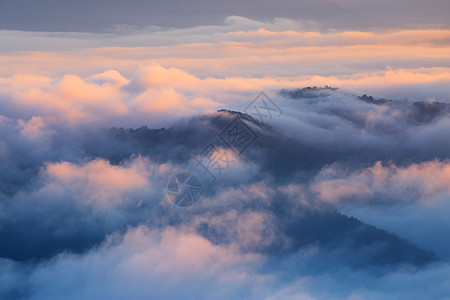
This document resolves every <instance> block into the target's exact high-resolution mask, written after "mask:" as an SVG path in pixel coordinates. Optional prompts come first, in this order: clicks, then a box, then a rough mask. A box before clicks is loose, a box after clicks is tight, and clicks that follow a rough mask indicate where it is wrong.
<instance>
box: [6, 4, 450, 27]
mask: <svg viewBox="0 0 450 300" xmlns="http://www.w3.org/2000/svg"><path fill="white" fill-rule="evenodd" d="M449 11H450V2H449V1H447V0H428V1H424V0H398V1H389V0H297V1H295V0H279V1H269V0H251V1H236V0H232V1H220V0H211V1H201V0H191V1H182V0H167V1H154V0H152V1H144V0H131V1H120V0H99V1H90V0H79V1H67V0H64V1H61V0H39V1H27V0H15V1H8V0H1V1H0V28H1V29H16V30H34V31H75V32H104V31H110V30H112V29H113V28H115V26H117V25H129V26H138V27H142V26H150V25H155V26H163V27H189V26H198V25H206V24H207V25H212V24H221V23H222V22H223V20H224V19H225V17H227V16H230V15H238V16H244V17H248V18H253V19H256V20H260V21H267V20H270V19H272V18H275V17H284V18H291V19H295V20H302V21H305V23H307V24H308V25H305V26H308V27H311V28H316V29H317V28H318V29H321V30H325V29H333V28H335V29H338V30H350V29H352V30H356V29H357V30H373V29H388V28H424V27H426V28H442V27H446V26H448V24H449V18H448V12H449Z"/></svg>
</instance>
